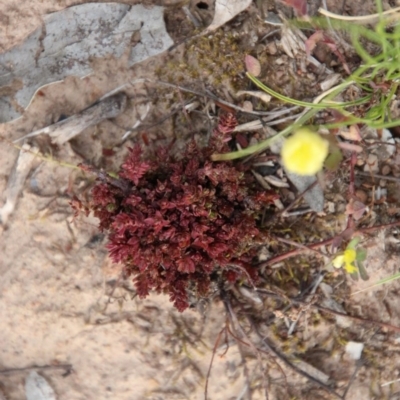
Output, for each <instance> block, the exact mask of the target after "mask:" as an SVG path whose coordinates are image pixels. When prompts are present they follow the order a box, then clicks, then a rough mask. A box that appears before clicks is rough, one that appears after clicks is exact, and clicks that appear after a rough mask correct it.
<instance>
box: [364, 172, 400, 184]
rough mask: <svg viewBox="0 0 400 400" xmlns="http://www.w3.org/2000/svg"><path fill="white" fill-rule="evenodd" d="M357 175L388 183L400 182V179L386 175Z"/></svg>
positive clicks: (367, 173)
mask: <svg viewBox="0 0 400 400" xmlns="http://www.w3.org/2000/svg"><path fill="white" fill-rule="evenodd" d="M357 175H363V176H368V177H371V178H372V179H374V178H379V179H383V180H386V181H393V182H400V178H395V177H394V176H386V175H379V174H370V173H369V172H363V171H357Z"/></svg>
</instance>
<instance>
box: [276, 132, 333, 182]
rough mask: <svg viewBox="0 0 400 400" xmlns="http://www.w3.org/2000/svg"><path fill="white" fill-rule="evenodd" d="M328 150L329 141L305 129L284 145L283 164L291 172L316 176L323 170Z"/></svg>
mask: <svg viewBox="0 0 400 400" xmlns="http://www.w3.org/2000/svg"><path fill="white" fill-rule="evenodd" d="M328 150H329V143H328V141H327V140H325V139H323V138H322V137H321V136H320V135H318V133H315V132H312V131H311V130H309V129H306V128H303V129H300V130H298V131H297V132H296V133H295V134H294V135H292V136H291V137H290V138H289V139H286V140H285V142H284V143H283V147H282V152H281V156H282V162H283V165H284V166H285V168H286V169H287V170H288V171H289V172H293V173H295V174H298V175H314V174H316V173H317V172H318V171H320V170H321V169H322V167H323V164H324V161H325V158H326V156H327V155H328Z"/></svg>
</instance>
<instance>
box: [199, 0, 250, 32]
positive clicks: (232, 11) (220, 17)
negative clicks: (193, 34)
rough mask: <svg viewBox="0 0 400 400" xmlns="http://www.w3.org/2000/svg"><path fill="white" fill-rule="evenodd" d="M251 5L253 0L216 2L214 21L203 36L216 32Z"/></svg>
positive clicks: (221, 0) (223, 0)
mask: <svg viewBox="0 0 400 400" xmlns="http://www.w3.org/2000/svg"><path fill="white" fill-rule="evenodd" d="M251 3H252V1H251V0H216V2H215V13H214V19H213V21H212V22H211V24H210V25H209V26H208V27H207V28H206V29H205V30H204V31H203V33H202V34H203V35H204V34H207V33H210V32H212V31H215V30H216V29H218V28H219V27H220V26H222V25H224V24H226V23H227V22H228V21H230V20H231V19H232V18H234V17H236V15H238V14H239V13H241V12H242V11H244V10H245V9H246V8H248V7H249V6H250V4H251Z"/></svg>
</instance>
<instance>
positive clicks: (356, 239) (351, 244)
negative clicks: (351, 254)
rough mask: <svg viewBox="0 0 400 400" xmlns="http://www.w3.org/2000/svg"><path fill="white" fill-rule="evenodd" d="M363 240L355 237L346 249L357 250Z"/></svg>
mask: <svg viewBox="0 0 400 400" xmlns="http://www.w3.org/2000/svg"><path fill="white" fill-rule="evenodd" d="M360 240H361V238H359V237H355V238H354V239H352V240H351V241H350V243H349V244H348V245H347V247H346V249H353V250H355V248H356V247H357V245H358V243H360Z"/></svg>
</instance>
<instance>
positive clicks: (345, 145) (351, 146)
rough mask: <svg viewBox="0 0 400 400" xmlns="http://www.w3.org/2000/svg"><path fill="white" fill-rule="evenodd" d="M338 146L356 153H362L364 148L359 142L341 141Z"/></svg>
mask: <svg viewBox="0 0 400 400" xmlns="http://www.w3.org/2000/svg"><path fill="white" fill-rule="evenodd" d="M338 146H339V147H340V148H341V149H343V150H347V151H354V152H356V153H361V152H362V151H363V148H362V147H361V146H359V145H358V144H353V143H347V142H339V143H338Z"/></svg>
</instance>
